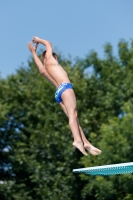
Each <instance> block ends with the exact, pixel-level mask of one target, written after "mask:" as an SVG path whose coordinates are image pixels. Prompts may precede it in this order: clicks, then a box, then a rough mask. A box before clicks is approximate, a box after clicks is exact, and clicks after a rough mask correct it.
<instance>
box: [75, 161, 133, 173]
mask: <svg viewBox="0 0 133 200" xmlns="http://www.w3.org/2000/svg"><path fill="white" fill-rule="evenodd" d="M73 172H74V173H84V174H88V175H104V176H106V175H116V174H129V173H133V162H129V163H121V164H112V165H103V166H97V167H87V168H81V169H73Z"/></svg>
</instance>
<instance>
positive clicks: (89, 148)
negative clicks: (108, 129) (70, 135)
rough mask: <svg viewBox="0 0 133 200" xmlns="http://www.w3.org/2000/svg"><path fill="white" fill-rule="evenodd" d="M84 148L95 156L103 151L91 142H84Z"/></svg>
mask: <svg viewBox="0 0 133 200" xmlns="http://www.w3.org/2000/svg"><path fill="white" fill-rule="evenodd" d="M84 148H85V149H86V150H87V151H89V152H90V154H92V155H93V156H96V155H99V154H100V153H101V152H102V151H101V150H100V149H97V148H96V147H94V146H93V145H92V144H91V143H86V144H84Z"/></svg>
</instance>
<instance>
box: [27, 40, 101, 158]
mask: <svg viewBox="0 0 133 200" xmlns="http://www.w3.org/2000/svg"><path fill="white" fill-rule="evenodd" d="M32 42H33V43H35V47H34V46H33V45H32V43H31V42H28V48H29V50H30V52H31V53H32V56H33V58H34V61H35V63H36V65H37V66H38V68H39V71H40V73H41V74H43V75H44V76H45V78H46V79H48V80H49V81H50V82H51V83H52V84H53V85H54V86H55V87H56V92H55V99H56V101H57V103H58V104H59V105H60V106H61V107H62V109H63V111H64V112H65V114H66V115H67V116H68V119H69V126H70V129H71V131H72V134H73V138H74V142H73V146H75V147H76V148H78V149H79V150H80V151H81V152H82V153H83V154H84V155H86V156H87V155H88V154H87V152H86V150H87V151H89V152H90V154H92V155H98V154H100V153H101V150H99V149H97V148H95V147H94V146H93V145H92V144H91V143H90V142H89V141H88V140H87V139H86V137H85V135H84V133H83V131H82V128H81V126H80V124H79V120H78V115H77V108H76V97H75V93H74V90H73V86H72V84H71V82H70V80H69V78H68V75H67V72H66V71H65V70H64V69H63V68H62V66H61V65H60V64H59V63H58V58H57V55H56V54H55V53H53V51H52V45H51V43H50V42H49V41H47V40H44V39H41V38H38V37H33V39H32ZM39 43H41V44H43V45H44V46H45V47H46V51H44V52H43V53H42V55H41V59H39V57H38V56H37V54H36V49H37V46H38V44H39Z"/></svg>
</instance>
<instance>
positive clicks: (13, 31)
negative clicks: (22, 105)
mask: <svg viewBox="0 0 133 200" xmlns="http://www.w3.org/2000/svg"><path fill="white" fill-rule="evenodd" d="M32 36H38V37H41V38H44V39H47V40H49V41H50V42H51V43H52V45H53V47H54V48H57V49H58V50H59V51H60V52H62V54H63V55H64V56H65V57H68V55H69V54H70V55H71V56H72V58H74V57H76V56H79V57H81V58H84V57H85V55H86V54H87V53H88V52H89V51H90V50H92V49H94V50H95V51H96V52H97V53H98V54H99V56H102V55H103V46H104V45H105V44H106V43H107V42H110V43H111V44H112V46H113V48H114V54H116V53H117V44H118V42H119V41H120V39H122V38H123V39H125V40H126V41H130V39H132V38H133V1H132V0H47V1H46V0H37V1H35V0H23V1H20V0H5V1H1V2H0V47H1V48H0V72H1V76H2V77H3V78H5V77H6V76H7V75H9V74H11V73H15V71H16V69H17V68H19V66H21V64H22V63H24V65H27V60H28V59H29V58H30V55H31V54H30V52H29V50H28V48H27V42H28V41H30V40H31V39H32ZM41 47H42V46H41ZM39 48H40V47H39Z"/></svg>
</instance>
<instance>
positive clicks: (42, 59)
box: [40, 51, 58, 63]
mask: <svg viewBox="0 0 133 200" xmlns="http://www.w3.org/2000/svg"><path fill="white" fill-rule="evenodd" d="M45 55H46V51H44V52H43V53H42V55H41V58H40V59H41V62H42V63H43V61H44V58H45ZM52 55H53V57H54V58H55V59H56V60H57V59H58V57H57V54H56V53H54V52H53V53H52Z"/></svg>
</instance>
